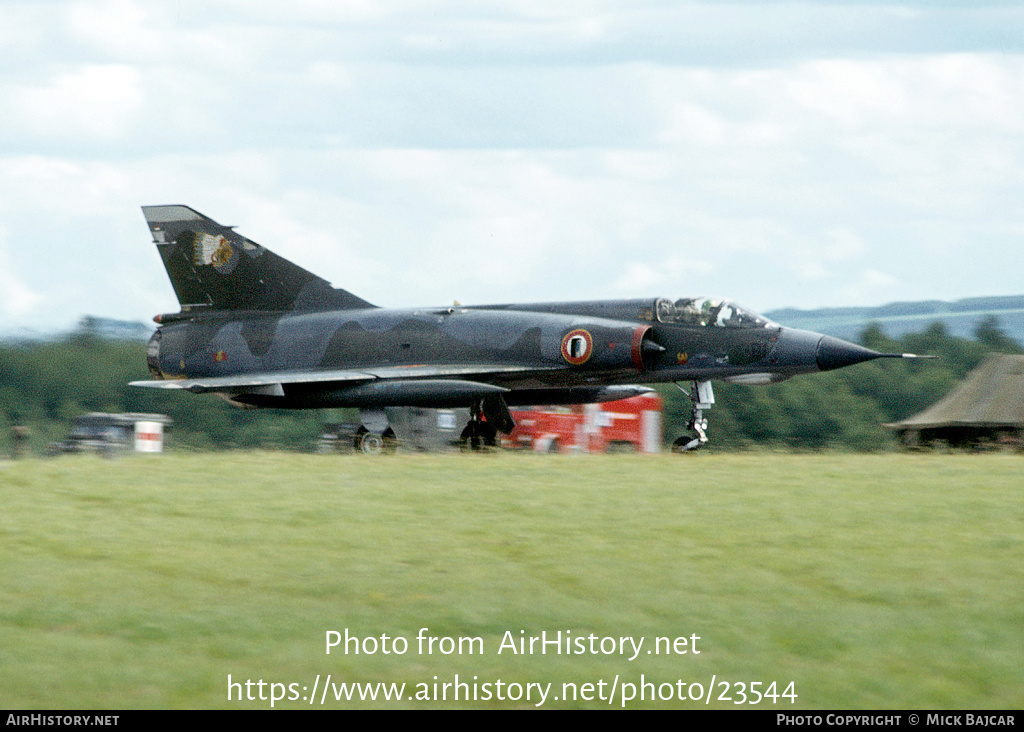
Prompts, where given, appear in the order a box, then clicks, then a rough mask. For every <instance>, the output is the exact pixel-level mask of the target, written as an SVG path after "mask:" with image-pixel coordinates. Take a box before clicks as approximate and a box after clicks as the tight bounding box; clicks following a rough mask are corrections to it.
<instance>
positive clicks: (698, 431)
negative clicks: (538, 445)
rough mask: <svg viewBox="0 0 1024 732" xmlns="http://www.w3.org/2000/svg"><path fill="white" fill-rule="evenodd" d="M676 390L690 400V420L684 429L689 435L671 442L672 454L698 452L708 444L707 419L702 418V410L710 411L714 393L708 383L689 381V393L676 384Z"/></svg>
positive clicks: (713, 401)
mask: <svg viewBox="0 0 1024 732" xmlns="http://www.w3.org/2000/svg"><path fill="white" fill-rule="evenodd" d="M676 388H677V389H679V391H681V392H683V394H686V396H688V397H689V398H690V404H691V406H690V419H689V421H687V423H686V429H687V430H689V431H690V434H686V435H683V436H682V437H680V438H679V439H677V440H676V441H675V442H673V443H672V452H691V451H693V450H698V449H700V448H702V447H704V445H706V444H707V443H708V434H707V429H708V419H707V417H705V416H704V410H705V409H710V408H711V405H712V404H714V403H715V392H714V390H713V389H712V388H711V382H710V381H691V382H690V390H689V391H687V390H686V389H684V388H683V387H681V386H679V384H678V382H677V383H676Z"/></svg>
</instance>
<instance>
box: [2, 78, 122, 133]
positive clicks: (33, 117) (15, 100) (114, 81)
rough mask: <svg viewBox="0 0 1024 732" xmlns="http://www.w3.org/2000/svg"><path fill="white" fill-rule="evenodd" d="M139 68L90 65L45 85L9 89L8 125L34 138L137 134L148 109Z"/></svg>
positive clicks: (53, 79) (22, 85) (16, 86)
mask: <svg viewBox="0 0 1024 732" xmlns="http://www.w3.org/2000/svg"><path fill="white" fill-rule="evenodd" d="M139 79H140V76H139V72H138V71H136V70H135V69H134V68H132V67H130V66H125V65H121V64H114V65H87V66H84V67H83V68H81V69H78V70H75V71H70V72H62V73H58V74H56V75H55V76H54V77H53V78H52V79H50V80H48V81H47V82H46V83H45V84H41V85H38V86H30V85H24V84H17V85H14V86H13V87H12V88H9V89H8V90H7V92H6V93H5V94H4V96H6V97H7V99H8V104H7V105H6V106H7V113H8V115H9V118H8V122H7V124H10V125H12V126H16V127H18V128H20V130H21V132H22V134H24V135H26V137H28V138H33V137H37V136H38V137H49V138H60V139H62V140H64V141H68V140H77V141H84V140H83V138H84V139H88V138H92V139H99V140H115V139H118V138H121V137H124V136H125V135H127V134H128V133H129V132H131V131H132V130H133V128H134V126H135V123H136V121H137V120H138V116H139V113H140V111H141V109H142V92H141V90H140V88H139Z"/></svg>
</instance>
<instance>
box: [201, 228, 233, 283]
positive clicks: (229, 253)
mask: <svg viewBox="0 0 1024 732" xmlns="http://www.w3.org/2000/svg"><path fill="white" fill-rule="evenodd" d="M192 261H193V263H195V264H196V265H197V266H200V265H204V264H209V265H212V266H213V268H214V269H215V270H217V271H218V272H220V273H221V274H225V275H226V274H231V270H233V269H234V268H235V267H234V265H235V263H236V262H238V254H237V253H236V252H235V249H234V247H232V246H231V243H230V242H229V241H228V240H227V237H225V236H223V235H221V236H213V235H211V234H197V235H196V240H195V244H194V245H193V249H192Z"/></svg>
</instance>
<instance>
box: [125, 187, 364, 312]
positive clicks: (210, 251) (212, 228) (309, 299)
mask: <svg viewBox="0 0 1024 732" xmlns="http://www.w3.org/2000/svg"><path fill="white" fill-rule="evenodd" d="M142 212H143V214H145V216H146V223H147V224H149V229H150V231H151V232H152V234H153V241H154V242H155V243H156V245H157V249H158V250H159V251H160V256H161V258H162V259H163V262H164V267H165V268H166V269H167V275H168V277H170V279H171V284H172V285H173V286H174V292H175V294H176V295H177V296H178V302H179V303H181V307H182V310H183V311H185V310H192V309H195V308H204V309H212V310H278V311H279V310H301V311H317V310H328V309H358V308H371V307H374V306H373V305H371V304H370V303H368V302H366V301H365V300H363V299H361V298H358V297H356V296H355V295H353V294H352V293H350V292H347V291H345V290H339V289H335V288H333V287H331V285H330V283H328V282H327V281H326V280H324V279H322V278H320V277H317V276H316V275H315V274H313V273H312V272H308V271H306V270H305V269H303V268H302V267H299V266H298V265H296V264H292V263H291V262H289V261H288V260H287V259H284V258H283V257H280V256H278V255H276V254H274V253H273V252H271V251H270V250H269V249H266V248H264V247H262V246H260V245H259V244H257V243H255V242H253V241H251V240H249V239H246V238H245V237H244V236H241V235H239V234H237V233H235V231H234V229H232V228H231V227H228V226H221V225H220V224H218V223H217V222H216V221H214V220H212V219H210V218H207V217H206V216H204V215H203V214H201V213H199V212H198V211H195V210H193V209H191V208H189V207H188V206H143V207H142Z"/></svg>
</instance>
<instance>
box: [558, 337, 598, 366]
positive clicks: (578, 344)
mask: <svg viewBox="0 0 1024 732" xmlns="http://www.w3.org/2000/svg"><path fill="white" fill-rule="evenodd" d="M593 352H594V339H593V338H592V337H591V335H590V333H588V332H587V331H585V330H583V329H582V328H577V329H576V330H573V331H569V332H568V333H566V334H565V338H563V339H562V358H564V359H565V360H566V361H567V362H568V363H570V364H572V365H573V366H579V365H580V364H583V363H586V362H587V359H588V358H590V354H592V353H593Z"/></svg>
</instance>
